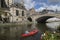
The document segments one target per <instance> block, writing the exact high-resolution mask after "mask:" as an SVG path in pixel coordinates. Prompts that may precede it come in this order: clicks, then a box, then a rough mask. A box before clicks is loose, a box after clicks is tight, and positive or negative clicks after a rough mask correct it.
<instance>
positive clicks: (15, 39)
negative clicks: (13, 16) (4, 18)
mask: <svg viewBox="0 0 60 40" xmlns="http://www.w3.org/2000/svg"><path fill="white" fill-rule="evenodd" d="M58 27H60V22H52V23H40V24H26V25H21V26H0V40H40V35H41V34H42V33H44V32H45V31H51V32H53V31H57V32H59V30H57V28H58ZM34 29H38V30H39V32H38V33H37V34H36V35H34V36H31V37H26V38H22V37H21V34H22V33H24V32H25V31H32V30H34Z"/></svg>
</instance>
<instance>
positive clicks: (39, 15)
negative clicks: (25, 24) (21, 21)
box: [28, 13, 60, 21]
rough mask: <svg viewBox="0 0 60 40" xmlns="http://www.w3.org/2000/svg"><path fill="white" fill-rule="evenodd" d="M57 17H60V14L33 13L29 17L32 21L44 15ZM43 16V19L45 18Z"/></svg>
mask: <svg viewBox="0 0 60 40" xmlns="http://www.w3.org/2000/svg"><path fill="white" fill-rule="evenodd" d="M47 16H49V17H57V18H60V14H52V13H51V14H33V15H30V16H29V17H28V18H30V19H31V20H30V21H36V20H37V19H38V18H43V17H45V18H46V17H47ZM45 18H43V19H45Z"/></svg>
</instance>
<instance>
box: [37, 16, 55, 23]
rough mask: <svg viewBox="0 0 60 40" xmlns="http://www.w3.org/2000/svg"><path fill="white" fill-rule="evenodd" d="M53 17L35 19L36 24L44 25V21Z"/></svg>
mask: <svg viewBox="0 0 60 40" xmlns="http://www.w3.org/2000/svg"><path fill="white" fill-rule="evenodd" d="M53 17H54V16H42V17H39V18H37V19H36V21H37V23H46V20H47V19H49V18H53Z"/></svg>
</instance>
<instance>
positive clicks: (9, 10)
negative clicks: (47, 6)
mask: <svg viewBox="0 0 60 40" xmlns="http://www.w3.org/2000/svg"><path fill="white" fill-rule="evenodd" d="M0 8H4V9H5V10H4V13H3V14H1V17H2V21H4V22H21V21H22V20H26V14H27V10H26V9H25V7H24V4H23V2H22V3H14V0H3V1H2V0H0Z"/></svg>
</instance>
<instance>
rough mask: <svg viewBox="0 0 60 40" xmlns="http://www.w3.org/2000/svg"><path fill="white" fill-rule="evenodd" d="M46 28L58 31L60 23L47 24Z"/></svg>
mask: <svg viewBox="0 0 60 40" xmlns="http://www.w3.org/2000/svg"><path fill="white" fill-rule="evenodd" d="M46 26H47V27H48V28H51V29H53V30H57V29H58V27H60V22H51V23H46Z"/></svg>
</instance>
